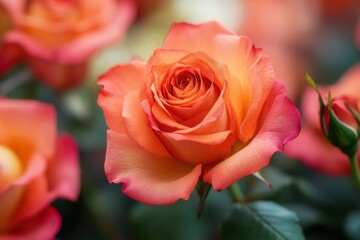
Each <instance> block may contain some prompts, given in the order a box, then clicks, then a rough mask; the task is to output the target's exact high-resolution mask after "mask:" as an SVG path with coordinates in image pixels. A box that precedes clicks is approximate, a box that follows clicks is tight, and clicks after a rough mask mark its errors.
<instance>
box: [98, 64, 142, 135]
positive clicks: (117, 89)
mask: <svg viewBox="0 0 360 240" xmlns="http://www.w3.org/2000/svg"><path fill="white" fill-rule="evenodd" d="M144 68H145V63H144V62H141V61H138V60H133V61H131V62H130V63H128V64H123V65H118V66H115V67H113V68H111V69H110V70H109V71H108V72H106V73H105V74H104V75H102V76H101V77H100V78H99V80H98V84H99V85H102V86H103V88H102V89H101V90H100V92H99V97H98V100H97V101H98V104H99V106H100V107H101V108H102V110H103V112H104V116H105V120H106V124H107V125H108V127H109V128H110V129H111V130H113V131H116V132H119V133H124V132H125V128H124V122H123V119H122V116H121V113H122V106H123V101H124V96H125V95H126V94H128V93H130V92H132V91H134V92H137V93H139V92H140V88H141V86H142V84H143V73H144Z"/></svg>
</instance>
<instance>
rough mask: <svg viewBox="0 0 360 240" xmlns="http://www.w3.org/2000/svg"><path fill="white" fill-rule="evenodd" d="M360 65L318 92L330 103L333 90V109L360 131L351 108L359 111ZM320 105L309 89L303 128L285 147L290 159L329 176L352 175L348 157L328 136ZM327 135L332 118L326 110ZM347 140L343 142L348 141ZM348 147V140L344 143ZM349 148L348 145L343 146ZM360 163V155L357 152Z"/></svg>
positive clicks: (305, 98) (337, 114) (341, 118)
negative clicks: (299, 161)
mask: <svg viewBox="0 0 360 240" xmlns="http://www.w3.org/2000/svg"><path fill="white" fill-rule="evenodd" d="M359 89H360V63H358V64H356V65H355V66H353V67H352V68H350V69H349V70H348V72H346V73H345V75H344V76H343V77H342V78H341V79H340V80H339V81H338V82H337V83H335V84H334V85H331V86H323V87H321V86H320V87H319V91H320V93H321V94H322V96H323V98H324V100H325V101H324V102H325V103H326V102H327V95H328V92H329V90H330V92H331V96H332V98H333V101H332V104H331V109H332V110H333V111H334V114H335V115H336V117H337V118H338V119H339V121H341V122H342V123H344V124H346V125H347V126H348V127H349V128H350V129H353V132H354V134H355V135H356V132H357V131H358V123H357V121H356V119H355V118H354V115H353V114H352V113H351V112H350V110H349V108H348V106H350V107H351V108H352V109H354V110H355V111H359V109H360V99H359ZM319 111H320V105H319V99H318V95H317V93H316V92H315V91H314V90H313V89H311V88H310V87H309V88H308V89H307V90H306V91H305V94H304V96H303V100H302V113H303V114H302V116H303V127H302V130H301V133H300V135H299V137H298V138H297V139H295V140H294V141H292V142H291V143H289V144H288V145H287V146H286V149H285V152H286V154H287V155H288V156H290V157H293V158H296V159H299V160H301V161H302V162H303V163H304V164H306V165H307V166H309V167H311V168H312V169H315V170H317V171H320V172H323V173H325V174H328V175H333V176H342V175H350V174H351V168H350V163H349V158H348V156H347V155H346V154H345V153H343V152H342V151H341V150H340V149H339V148H337V147H335V146H333V145H332V144H331V143H330V142H329V141H328V139H327V138H326V137H325V135H324V134H323V132H322V130H321V125H320V116H319ZM322 119H323V121H324V127H325V132H328V131H329V116H328V111H327V109H325V112H324V116H323V117H322ZM347 139H348V138H346V139H344V140H347ZM344 144H346V141H345V143H344ZM344 147H346V146H344ZM357 159H358V160H359V161H360V154H359V152H358V153H357Z"/></svg>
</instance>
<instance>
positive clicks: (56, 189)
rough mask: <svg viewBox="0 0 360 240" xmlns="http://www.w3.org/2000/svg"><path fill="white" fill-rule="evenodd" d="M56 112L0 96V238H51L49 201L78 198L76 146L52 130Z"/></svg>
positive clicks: (54, 225) (53, 217)
mask: <svg viewBox="0 0 360 240" xmlns="http://www.w3.org/2000/svg"><path fill="white" fill-rule="evenodd" d="M55 117H56V115H55V111H54V108H53V107H52V106H50V105H47V104H42V103H40V102H36V101H30V100H28V101H26V100H7V99H0V239H53V238H54V237H55V235H56V233H57V232H58V231H59V229H60V226H61V217H60V215H59V213H58V212H57V211H56V210H55V208H53V207H52V206H51V205H50V204H51V202H52V201H54V200H55V199H57V198H64V199H68V200H71V201H74V200H76V199H77V197H78V194H79V187H80V186H79V185H80V176H79V175H80V173H79V171H80V170H79V163H78V150H77V145H76V143H75V142H74V140H73V139H72V138H71V137H70V136H69V135H67V134H62V135H59V136H58V135H57V133H56V119H55Z"/></svg>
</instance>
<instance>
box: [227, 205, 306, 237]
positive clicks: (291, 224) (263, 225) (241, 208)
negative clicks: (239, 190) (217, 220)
mask: <svg viewBox="0 0 360 240" xmlns="http://www.w3.org/2000/svg"><path fill="white" fill-rule="evenodd" d="M221 236H222V238H223V239H226V240H228V239H234V240H235V239H241V240H253V239H266V240H287V239H289V240H303V239H305V237H304V235H303V232H302V229H301V227H300V225H299V220H298V218H297V216H296V215H295V214H294V213H293V212H291V211H289V210H287V209H285V208H283V207H281V206H280V205H278V204H276V203H274V202H270V201H258V202H254V203H251V204H248V205H240V204H236V205H234V208H233V209H232V212H231V214H230V216H228V218H227V219H225V221H224V222H223V225H222V227H221Z"/></svg>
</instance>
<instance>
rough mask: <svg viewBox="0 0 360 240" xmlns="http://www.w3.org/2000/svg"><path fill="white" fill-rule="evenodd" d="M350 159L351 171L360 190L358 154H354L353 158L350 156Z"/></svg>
mask: <svg viewBox="0 0 360 240" xmlns="http://www.w3.org/2000/svg"><path fill="white" fill-rule="evenodd" d="M349 159H350V164H351V170H352V172H353V176H354V179H355V183H356V185H357V187H358V188H359V190H360V171H359V163H358V161H357V158H356V154H354V155H353V156H349Z"/></svg>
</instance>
